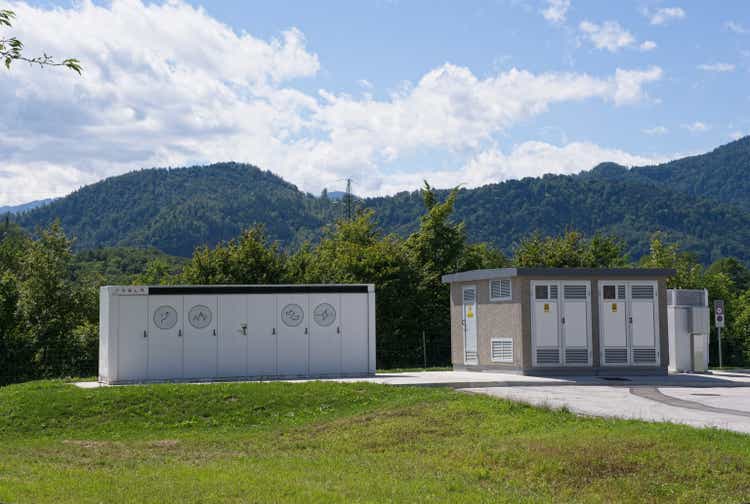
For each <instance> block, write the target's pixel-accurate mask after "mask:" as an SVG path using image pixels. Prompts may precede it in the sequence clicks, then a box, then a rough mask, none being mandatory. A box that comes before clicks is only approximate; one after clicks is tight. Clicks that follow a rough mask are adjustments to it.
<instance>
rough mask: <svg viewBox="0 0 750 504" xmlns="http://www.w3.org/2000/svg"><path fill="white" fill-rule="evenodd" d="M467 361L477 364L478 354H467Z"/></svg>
mask: <svg viewBox="0 0 750 504" xmlns="http://www.w3.org/2000/svg"><path fill="white" fill-rule="evenodd" d="M466 360H467V361H472V362H476V361H477V353H476V352H466Z"/></svg>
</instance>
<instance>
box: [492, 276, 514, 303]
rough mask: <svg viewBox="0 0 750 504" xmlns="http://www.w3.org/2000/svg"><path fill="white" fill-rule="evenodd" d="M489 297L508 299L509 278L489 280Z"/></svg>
mask: <svg viewBox="0 0 750 504" xmlns="http://www.w3.org/2000/svg"><path fill="white" fill-rule="evenodd" d="M490 298H492V299H493V300H495V299H510V279H509V278H504V279H502V280H492V281H490Z"/></svg>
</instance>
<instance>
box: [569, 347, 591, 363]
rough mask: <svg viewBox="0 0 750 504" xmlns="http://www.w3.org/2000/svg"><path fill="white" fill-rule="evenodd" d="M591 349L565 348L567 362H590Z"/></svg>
mask: <svg viewBox="0 0 750 504" xmlns="http://www.w3.org/2000/svg"><path fill="white" fill-rule="evenodd" d="M588 363H589V351H588V349H586V348H567V349H565V364H588Z"/></svg>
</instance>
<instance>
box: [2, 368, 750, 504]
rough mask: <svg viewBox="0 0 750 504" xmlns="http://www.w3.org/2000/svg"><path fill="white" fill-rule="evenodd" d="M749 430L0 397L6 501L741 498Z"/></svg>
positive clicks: (290, 392) (405, 401)
mask: <svg viewBox="0 0 750 504" xmlns="http://www.w3.org/2000/svg"><path fill="white" fill-rule="evenodd" d="M748 498H750V436H743V435H741V434H734V433H729V432H721V431H717V430H698V429H693V428H690V427H684V426H676V425H668V424H648V423H643V422H637V421H614V420H605V419H590V418H579V417H577V416H575V415H572V414H570V413H567V412H564V411H549V410H545V409H538V408H532V407H529V406H524V405H520V404H515V403H511V402H507V401H502V400H498V399H493V398H490V397H485V396H478V395H468V394H462V393H458V392H453V391H451V390H447V389H438V388H397V387H387V386H382V385H374V384H336V383H320V382H313V383H304V384H289V383H265V384H262V383H227V384H209V385H187V384H180V385H170V384H161V385H149V386H131V387H111V388H102V389H93V390H81V389H78V388H75V387H73V386H71V385H68V384H65V383H63V382H60V381H38V382H31V383H27V384H21V385H12V386H7V387H0V502H3V503H5V502H33V503H37V502H41V503H43V502H56V503H57V502H76V503H85V502H118V503H119V502H138V503H141V502H180V503H185V502H279V501H292V502H347V503H348V502H384V501H399V502H414V501H434V502H447V501H451V502H519V501H528V502H564V501H576V502H581V501H583V502H613V501H631V502H643V501H652V502H656V501H664V502H690V503H694V502H710V501H715V502H742V501H747V500H748Z"/></svg>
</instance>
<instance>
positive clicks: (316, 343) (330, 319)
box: [309, 294, 349, 375]
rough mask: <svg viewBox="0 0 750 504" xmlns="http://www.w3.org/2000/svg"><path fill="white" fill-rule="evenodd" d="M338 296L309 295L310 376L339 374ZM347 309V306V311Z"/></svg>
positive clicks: (339, 321)
mask: <svg viewBox="0 0 750 504" xmlns="http://www.w3.org/2000/svg"><path fill="white" fill-rule="evenodd" d="M339 297H340V296H339V294H310V297H309V304H310V313H311V314H312V316H311V320H310V321H309V326H310V374H311V375H340V374H341V320H340V319H339V317H340V315H341V307H340V305H339ZM348 308H349V307H348V306H347V309H348Z"/></svg>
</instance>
